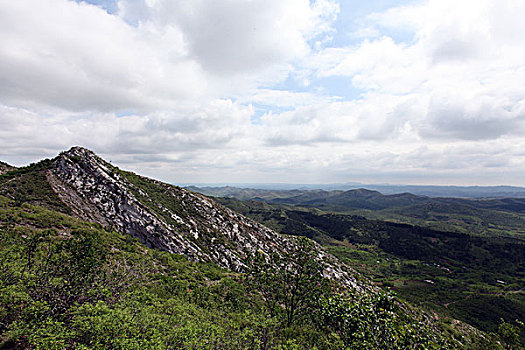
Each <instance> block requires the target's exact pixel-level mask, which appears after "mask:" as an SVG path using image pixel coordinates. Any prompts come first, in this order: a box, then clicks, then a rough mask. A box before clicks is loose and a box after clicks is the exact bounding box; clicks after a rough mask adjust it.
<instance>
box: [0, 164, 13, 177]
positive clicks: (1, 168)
mask: <svg viewBox="0 0 525 350" xmlns="http://www.w3.org/2000/svg"><path fill="white" fill-rule="evenodd" d="M14 169H16V168H15V167H14V166H11V165H9V164H7V163H4V162H0V175H3V174H5V173H7V172H8V171H11V170H14Z"/></svg>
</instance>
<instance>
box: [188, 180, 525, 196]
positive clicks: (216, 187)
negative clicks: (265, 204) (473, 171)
mask: <svg viewBox="0 0 525 350" xmlns="http://www.w3.org/2000/svg"><path fill="white" fill-rule="evenodd" d="M186 187H188V188H191V187H194V188H199V189H201V190H204V189H206V190H209V191H223V189H224V188H230V190H231V192H232V193H233V192H238V191H240V190H250V191H262V192H275V193H282V192H287V191H298V192H303V191H304V192H306V191H320V190H322V191H328V192H331V191H348V190H355V189H368V190H372V191H378V192H381V193H382V194H385V195H389V194H401V193H412V194H415V195H418V196H427V197H452V198H525V187H517V186H425V185H390V184H361V183H346V184H191V185H186ZM216 193H218V192H216ZM217 196H219V197H230V196H229V195H217ZM236 198H238V197H236Z"/></svg>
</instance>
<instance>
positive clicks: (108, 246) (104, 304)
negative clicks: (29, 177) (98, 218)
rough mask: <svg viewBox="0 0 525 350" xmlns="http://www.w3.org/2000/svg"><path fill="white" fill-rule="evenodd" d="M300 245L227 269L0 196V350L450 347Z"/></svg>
mask: <svg viewBox="0 0 525 350" xmlns="http://www.w3.org/2000/svg"><path fill="white" fill-rule="evenodd" d="M309 244H310V243H308V241H307V240H299V245H298V249H297V250H294V251H290V252H289V253H288V254H286V255H285V256H281V257H277V256H274V257H267V259H264V258H262V257H261V256H254V257H253V260H252V264H251V266H252V268H251V270H250V271H249V272H248V273H246V274H233V273H231V272H228V271H225V270H222V269H220V268H218V267H216V266H215V265H212V264H203V263H194V262H190V261H188V260H187V259H185V258H184V257H183V256H180V255H175V254H168V253H163V252H160V251H156V250H152V249H148V248H146V247H144V246H143V245H141V244H140V243H138V242H137V241H135V240H134V239H132V238H130V237H128V236H122V235H120V234H118V233H116V232H112V231H107V230H105V229H103V228H102V227H101V226H99V225H97V224H92V223H86V222H83V221H79V220H77V219H74V218H72V217H70V216H68V215H66V214H62V213H59V212H56V211H52V210H47V209H44V208H42V207H39V206H34V205H30V204H27V203H25V204H21V205H18V203H16V202H15V201H13V200H9V199H7V198H6V197H3V196H0V257H1V259H0V272H1V273H0V348H2V349H15V348H18V349H21V348H30V349H65V348H68V349H313V348H316V349H343V348H348V349H353V348H355V347H356V346H357V344H360V348H362V347H363V346H365V348H368V349H400V348H414V349H416V348H417V349H437V348H441V346H443V347H459V343H457V342H455V341H454V339H453V338H451V339H448V340H447V336H445V335H443V334H442V333H440V331H438V330H437V329H434V328H432V327H433V326H432V324H431V323H429V322H428V321H427V320H426V319H425V318H424V317H422V316H421V315H420V316H418V314H417V313H414V314H410V313H406V311H405V310H399V309H398V308H399V307H400V306H399V305H402V304H399V303H398V302H396V299H395V297H394V296H393V295H391V294H382V293H379V294H377V295H375V294H368V295H363V294H360V293H357V292H356V291H348V290H346V291H344V290H341V289H339V288H336V286H334V285H333V284H331V283H329V282H328V281H327V280H324V279H323V278H321V277H320V275H319V274H318V273H317V272H319V271H320V265H319V263H318V262H317V260H316V259H315V257H314V255H312V251H311V250H310V249H309ZM271 259H277V260H276V261H279V262H280V263H281V264H280V265H279V266H281V268H279V269H276V270H269V269H265V266H266V265H265V264H268V263H269V262H270V260H271ZM273 262H275V260H274V261H273ZM273 262H272V263H273ZM294 266H295V267H296V268H292V267H294ZM505 329H508V331H507V333H508V336H509V337H510V338H509V339H511V340H512V339H514V338H512V337H513V335H512V334H514V333H513V332H514V330H513V328H512V327H511V328H509V327H507V328H505ZM507 333H506V334H507ZM425 334H428V336H427V335H425ZM480 339H481V338H480ZM440 344H441V345H440ZM447 344H448V345H447ZM470 344H472V343H470Z"/></svg>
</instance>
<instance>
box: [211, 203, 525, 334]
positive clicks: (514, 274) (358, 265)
mask: <svg viewBox="0 0 525 350" xmlns="http://www.w3.org/2000/svg"><path fill="white" fill-rule="evenodd" d="M217 200H218V201H220V202H221V203H223V204H224V205H226V206H228V207H230V208H233V209H235V210H237V211H239V212H241V213H244V214H245V215H248V216H250V217H252V218H253V219H255V220H257V221H259V222H261V223H264V224H265V225H267V226H269V227H271V228H273V229H275V230H276V231H278V232H281V233H285V234H296V235H301V236H306V237H309V238H312V239H314V240H316V241H317V242H319V243H321V244H323V245H324V247H325V249H326V250H328V251H330V252H331V253H332V254H334V255H336V256H338V257H339V258H340V259H341V260H342V261H345V262H346V263H347V264H349V265H351V266H352V267H353V268H355V269H357V270H359V271H360V272H361V273H363V274H366V275H367V276H368V277H372V278H373V280H374V281H375V283H377V284H380V285H383V286H388V287H391V288H393V289H394V290H396V291H397V292H398V293H399V295H400V296H401V297H403V298H406V299H407V300H409V301H410V302H412V303H414V304H419V305H421V306H424V307H427V308H429V309H432V310H434V311H435V312H438V313H439V314H440V315H441V316H442V317H450V316H452V317H454V318H459V319H461V320H463V321H465V322H468V323H471V324H474V325H476V326H477V327H480V328H481V329H483V330H486V331H495V330H496V329H497V328H498V325H499V323H500V322H501V319H505V320H515V319H525V290H523V286H524V285H525V270H524V266H525V240H523V239H521V238H516V237H507V238H504V237H484V236H478V235H469V234H466V233H461V232H451V231H440V230H434V229H430V228H428V227H422V226H416V225H409V224H400V223H395V222H391V221H383V220H377V219H368V218H365V217H363V216H356V215H348V214H340V213H327V212H324V211H322V210H319V209H316V208H311V207H310V208H304V207H299V206H283V205H279V206H276V205H270V204H268V203H264V202H261V201H239V200H236V199H233V198H218V199H217ZM483 304H487V305H490V308H489V307H484V306H482V305H483ZM523 335H524V336H525V332H524V333H523Z"/></svg>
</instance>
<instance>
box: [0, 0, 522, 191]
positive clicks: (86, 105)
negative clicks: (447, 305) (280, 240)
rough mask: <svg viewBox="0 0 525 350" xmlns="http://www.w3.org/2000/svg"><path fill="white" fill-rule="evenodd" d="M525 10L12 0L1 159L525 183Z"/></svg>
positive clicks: (171, 174)
mask: <svg viewBox="0 0 525 350" xmlns="http://www.w3.org/2000/svg"><path fill="white" fill-rule="evenodd" d="M523 18H525V1H523V0H425V1H422V0H410V1H408V0H406V1H399V0H397V1H394V0H367V1H361V0H359V1H358V0H340V1H337V0H311V1H308V0H220V1H218V0H98V1H97V0H89V1H87V0H85V1H80V0H77V1H73V0H16V1H12V0H0V160H2V161H6V162H8V163H11V164H13V165H17V166H21V165H25V164H28V163H30V162H34V161H37V160H39V159H42V158H45V157H54V156H55V155H57V154H58V153H59V152H60V151H63V150H67V149H69V148H70V147H72V146H83V147H87V148H89V149H91V150H92V151H94V152H96V153H97V154H99V155H100V156H102V157H103V158H105V159H106V160H108V161H111V162H112V163H113V164H115V165H117V166H119V167H121V168H123V169H127V170H131V171H135V172H137V173H139V174H143V175H146V176H150V177H154V178H157V179H160V180H163V181H166V182H171V183H214V182H216V183H219V182H220V183H243V182H244V183H345V182H361V183H392V184H434V185H451V184H454V185H499V184H506V185H518V186H525V177H524V176H523V175H524V174H525V21H523Z"/></svg>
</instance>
